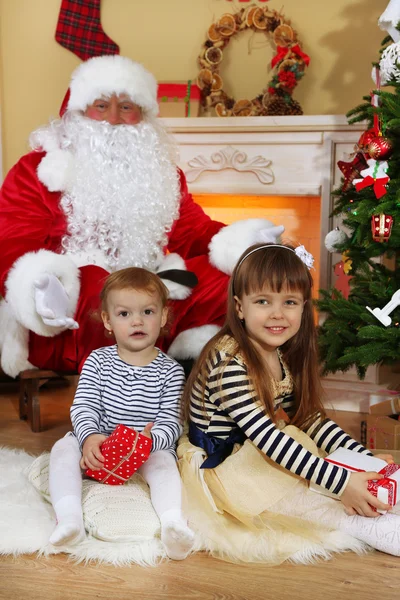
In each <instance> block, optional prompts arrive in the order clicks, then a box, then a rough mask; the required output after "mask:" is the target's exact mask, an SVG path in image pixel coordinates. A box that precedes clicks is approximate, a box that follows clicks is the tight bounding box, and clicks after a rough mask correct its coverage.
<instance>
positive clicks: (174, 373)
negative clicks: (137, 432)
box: [151, 363, 185, 452]
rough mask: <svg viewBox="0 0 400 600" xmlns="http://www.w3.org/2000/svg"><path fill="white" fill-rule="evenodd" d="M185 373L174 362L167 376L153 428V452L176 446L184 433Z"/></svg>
mask: <svg viewBox="0 0 400 600" xmlns="http://www.w3.org/2000/svg"><path fill="white" fill-rule="evenodd" d="M184 385H185V373H184V370H183V368H182V367H181V365H179V364H178V363H174V364H173V365H172V367H171V369H170V370H169V371H168V373H167V374H166V377H165V381H164V385H163V389H162V392H161V398H160V409H159V411H158V414H157V417H156V419H155V421H154V427H153V428H152V430H151V438H152V440H153V447H152V452H155V451H156V450H165V449H167V448H171V447H174V446H175V444H176V442H177V440H178V438H179V436H180V435H181V433H182V425H181V421H182V417H181V398H182V393H183V388H184Z"/></svg>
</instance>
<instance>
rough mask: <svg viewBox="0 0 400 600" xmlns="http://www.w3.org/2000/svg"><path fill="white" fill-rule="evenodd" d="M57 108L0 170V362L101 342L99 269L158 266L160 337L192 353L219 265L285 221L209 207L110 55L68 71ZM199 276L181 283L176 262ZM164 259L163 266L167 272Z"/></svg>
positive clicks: (9, 368) (180, 352)
mask: <svg viewBox="0 0 400 600" xmlns="http://www.w3.org/2000/svg"><path fill="white" fill-rule="evenodd" d="M62 112H63V114H62V117H61V119H60V120H57V121H55V122H51V123H50V124H49V125H48V126H46V127H43V128H41V129H39V130H37V131H35V132H34V133H33V134H32V136H31V140H30V141H31V147H32V149H33V151H32V152H30V153H29V154H27V155H26V156H24V157H22V158H21V159H20V161H19V162H18V163H17V164H16V165H15V166H14V167H13V168H12V169H11V171H10V172H9V174H8V175H7V177H6V179H5V181H4V184H3V187H2V190H1V197H0V232H1V234H0V235H1V239H0V277H1V288H0V294H1V295H2V296H3V299H2V301H1V304H0V351H1V366H2V368H3V370H4V371H5V372H6V373H8V374H9V375H11V376H13V377H15V376H17V375H18V373H20V372H21V371H22V370H24V369H27V368H32V366H35V367H38V368H48V369H54V370H58V371H75V370H80V368H81V366H82V364H83V362H84V361H85V359H86V357H87V356H88V355H89V353H90V352H91V351H92V350H93V349H95V348H98V347H100V346H104V345H106V344H108V343H113V342H114V340H112V339H107V338H106V337H105V334H104V330H103V328H102V325H101V324H100V322H98V321H97V320H96V319H94V318H93V312H94V311H95V310H96V309H97V307H98V303H99V291H100V289H101V287H102V284H103V281H104V278H105V277H106V275H107V273H109V272H110V271H114V270H116V269H120V268H123V267H127V266H140V267H146V268H148V269H151V270H153V271H157V272H160V271H162V272H163V274H162V276H164V277H167V278H168V281H166V283H167V284H168V287H169V289H170V294H171V298H172V299H173V301H172V315H173V319H172V323H171V327H170V332H169V335H168V337H167V338H165V339H164V341H163V342H162V343H163V348H164V349H165V350H167V351H168V352H169V354H170V355H172V356H174V357H175V358H178V359H179V358H190V357H193V358H194V357H196V356H197V355H198V353H199V352H200V350H201V348H202V347H203V345H204V343H205V342H206V341H207V340H208V339H209V338H210V337H211V335H213V334H214V333H215V332H216V331H217V329H218V328H219V326H220V325H221V324H222V321H223V319H224V315H225V301H226V289H227V282H228V277H229V274H230V273H231V271H232V269H233V266H234V264H235V262H236V260H237V259H238V257H239V256H240V254H241V253H242V252H243V250H245V249H246V248H247V247H248V246H250V245H251V244H253V243H255V242H258V241H276V237H277V236H278V235H279V234H280V233H282V231H283V227H274V226H273V224H272V223H270V222H269V221H266V220H264V219H252V220H247V221H239V222H237V223H234V224H233V225H230V226H225V225H224V224H223V223H218V222H216V221H212V220H211V219H210V218H209V217H208V216H207V215H205V213H204V212H203V210H202V209H201V207H200V206H198V205H197V204H196V203H195V202H194V201H193V199H192V197H191V195H190V194H189V192H188V189H187V186H186V181H185V176H184V174H183V172H182V171H181V170H180V169H177V168H176V162H175V161H176V156H175V149H174V145H173V143H172V142H171V140H170V139H169V138H168V136H167V135H166V133H165V131H164V130H163V128H162V127H161V125H160V123H159V122H158V121H157V119H156V116H157V113H158V104H157V83H156V81H155V79H154V77H153V76H152V75H151V74H150V73H149V72H148V71H146V69H145V68H144V67H143V66H142V65H140V64H138V63H135V62H133V61H131V60H130V59H128V58H125V57H122V56H101V57H96V58H92V59H90V60H88V61H87V62H85V63H82V64H81V65H80V66H79V67H78V68H77V69H76V70H75V72H74V73H73V75H72V80H71V83H70V88H69V96H68V99H67V102H66V104H65V106H64V108H63V111H62ZM182 269H187V270H188V271H191V272H194V273H195V274H196V276H197V278H198V284H197V285H196V286H195V287H194V289H191V288H190V287H187V286H186V285H182V282H181V280H180V279H179V273H178V272H177V270H182ZM165 271H167V273H165Z"/></svg>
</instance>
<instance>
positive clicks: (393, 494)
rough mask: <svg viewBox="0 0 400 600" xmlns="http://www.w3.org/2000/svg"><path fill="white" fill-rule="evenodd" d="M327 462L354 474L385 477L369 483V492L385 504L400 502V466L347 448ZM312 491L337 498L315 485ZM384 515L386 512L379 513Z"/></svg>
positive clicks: (312, 484) (334, 453)
mask: <svg viewBox="0 0 400 600" xmlns="http://www.w3.org/2000/svg"><path fill="white" fill-rule="evenodd" d="M325 460H326V461H327V462H330V463H332V464H333V465H337V466H338V467H343V468H344V469H347V470H348V471H352V472H356V473H357V472H358V473H359V472H363V471H375V472H376V473H381V474H382V475H384V478H383V479H379V480H378V479H377V480H370V481H368V491H370V492H371V494H373V495H374V496H376V497H377V498H378V499H379V500H381V502H383V503H384V504H389V505H390V506H395V505H396V504H398V503H399V502H400V491H399V486H400V465H396V464H391V465H389V464H388V463H387V462H385V461H384V460H382V459H380V458H376V457H375V456H368V455H367V454H360V453H359V452H353V451H352V450H347V449H346V448H339V449H338V450H335V451H334V452H332V454H329V455H328V456H327V457H326V458H325ZM310 490H312V491H313V492H319V493H320V494H324V495H325V496H330V497H331V498H336V496H334V495H333V494H331V493H330V492H329V491H328V490H326V489H325V488H323V487H322V486H320V485H317V484H315V483H310ZM378 512H381V513H384V512H385V511H378Z"/></svg>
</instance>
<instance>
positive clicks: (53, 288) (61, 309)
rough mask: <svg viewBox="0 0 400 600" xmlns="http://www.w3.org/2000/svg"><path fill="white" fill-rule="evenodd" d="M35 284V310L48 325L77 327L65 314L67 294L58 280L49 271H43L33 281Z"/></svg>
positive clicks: (67, 327)
mask: <svg viewBox="0 0 400 600" xmlns="http://www.w3.org/2000/svg"><path fill="white" fill-rule="evenodd" d="M33 285H34V286H35V303H36V311H37V313H38V314H39V315H40V316H41V317H42V320H43V323H44V324H45V325H48V326H49V327H64V328H65V329H79V325H78V323H77V322H76V321H74V319H72V318H71V317H68V316H67V312H68V301H69V299H68V295H67V292H66V291H65V289H64V286H63V285H62V283H61V282H60V280H59V279H58V278H57V277H56V276H55V275H53V274H51V273H44V275H42V276H41V277H39V278H38V279H36V280H35V281H34V283H33Z"/></svg>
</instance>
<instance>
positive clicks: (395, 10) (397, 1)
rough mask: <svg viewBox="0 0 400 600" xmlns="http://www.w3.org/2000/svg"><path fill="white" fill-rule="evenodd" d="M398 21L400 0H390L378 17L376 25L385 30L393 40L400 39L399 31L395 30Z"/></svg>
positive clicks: (399, 18) (399, 19)
mask: <svg viewBox="0 0 400 600" xmlns="http://www.w3.org/2000/svg"><path fill="white" fill-rule="evenodd" d="M399 21H400V0H390V2H389V4H388V5H387V7H386V9H385V10H384V11H383V13H382V14H381V16H380V17H379V19H378V25H379V27H380V28H381V29H383V31H387V32H388V34H389V35H390V37H391V38H392V39H393V40H394V41H395V42H398V41H400V31H397V29H396V25H397V24H398V23H399Z"/></svg>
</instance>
